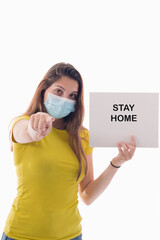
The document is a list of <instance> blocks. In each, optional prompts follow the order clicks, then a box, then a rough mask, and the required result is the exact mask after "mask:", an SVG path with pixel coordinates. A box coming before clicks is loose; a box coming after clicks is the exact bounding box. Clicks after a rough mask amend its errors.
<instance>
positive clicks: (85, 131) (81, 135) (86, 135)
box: [80, 127, 89, 140]
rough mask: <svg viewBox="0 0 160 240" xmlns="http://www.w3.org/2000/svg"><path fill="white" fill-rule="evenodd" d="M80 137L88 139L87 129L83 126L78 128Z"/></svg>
mask: <svg viewBox="0 0 160 240" xmlns="http://www.w3.org/2000/svg"><path fill="white" fill-rule="evenodd" d="M80 137H81V138H82V139H84V140H89V130H88V129H87V128H85V127H82V129H81V130H80Z"/></svg>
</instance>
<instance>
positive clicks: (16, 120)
mask: <svg viewBox="0 0 160 240" xmlns="http://www.w3.org/2000/svg"><path fill="white" fill-rule="evenodd" d="M22 119H28V120H29V119H30V116H28V115H22V116H19V117H16V119H15V120H13V122H12V124H11V128H10V134H11V140H12V142H13V143H16V141H15V139H14V137H13V127H14V125H15V124H16V123H17V122H18V121H19V120H22Z"/></svg>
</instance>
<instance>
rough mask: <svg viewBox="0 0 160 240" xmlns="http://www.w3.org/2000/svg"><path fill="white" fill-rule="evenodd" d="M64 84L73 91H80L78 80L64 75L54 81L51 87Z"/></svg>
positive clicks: (63, 85)
mask: <svg viewBox="0 0 160 240" xmlns="http://www.w3.org/2000/svg"><path fill="white" fill-rule="evenodd" d="M57 85H58V86H62V87H63V88H65V89H70V90H72V91H78V86H79V84H78V82H77V81H76V80H74V79H72V78H69V77H66V76H63V77H61V78H60V79H58V80H57V81H56V82H54V83H53V84H52V85H51V86H50V87H56V86H57Z"/></svg>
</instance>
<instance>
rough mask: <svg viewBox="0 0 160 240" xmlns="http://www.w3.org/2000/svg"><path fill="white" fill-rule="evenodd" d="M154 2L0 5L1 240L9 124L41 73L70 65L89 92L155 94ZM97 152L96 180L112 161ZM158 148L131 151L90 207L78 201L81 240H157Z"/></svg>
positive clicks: (157, 23)
mask: <svg viewBox="0 0 160 240" xmlns="http://www.w3.org/2000/svg"><path fill="white" fill-rule="evenodd" d="M159 13H160V3H159V1H155V0H145V1H144V0H143V1H142V0H134V1H128V0H126V1H125V0H121V1H118V0H115V1H114V0H112V1H106V0H104V1H102V0H99V1H93V0H92V1H87V0H81V1H76V0H67V1H66V0H64V1H63V0H59V1H58V0H57V1H54V0H43V1H41V0H14V1H12V0H3V1H2V0H1V1H0V33H1V37H0V61H1V64H0V83H1V85H0V86H1V94H0V103H1V118H0V126H1V138H0V141H1V143H0V148H1V158H0V191H1V193H0V235H2V232H3V228H4V225H5V220H6V218H7V216H8V213H9V210H10V208H11V205H12V202H13V199H14V197H15V196H16V186H17V182H16V181H17V180H16V172H15V167H14V165H13V155H12V153H11V152H10V150H9V147H10V145H9V141H8V125H9V122H10V121H11V120H12V118H13V117H15V116H17V115H18V114H21V113H23V112H24V111H25V110H26V108H27V107H28V105H29V103H30V101H31V98H32V96H33V94H34V92H35V89H36V87H37V85H38V83H39V82H40V80H41V79H42V78H43V76H44V74H45V73H46V71H47V70H48V69H49V68H50V67H51V66H52V65H54V64H55V63H57V62H60V61H64V62H69V63H71V64H73V65H74V66H75V67H76V68H77V70H79V72H80V73H81V74H82V77H83V80H84V87H85V109H86V114H85V121H84V125H85V126H86V127H89V92H90V91H103V92H104V91H111V92H124V91H125V92H160V87H159V84H158V82H159V79H160V70H159V69H160V68H159V66H160V14H159ZM117 152H118V151H117V149H116V148H95V149H94V153H93V162H94V177H95V178H97V177H98V176H99V175H100V174H101V173H102V172H103V171H104V170H105V169H106V168H107V166H108V164H109V162H110V160H111V159H112V158H113V157H114V156H115V155H116V154H117ZM159 171H160V149H158V148H157V149H137V150H136V154H135V156H134V158H133V159H132V160H131V161H129V162H128V163H126V164H125V165H123V166H122V167H121V168H120V169H119V170H118V172H117V174H116V175H115V177H114V179H113V180H112V182H111V184H110V185H109V187H108V188H107V189H106V190H105V192H103V194H102V195H100V197H99V198H98V199H97V200H96V201H95V202H93V203H92V204H91V205H89V206H87V205H85V204H84V203H83V202H82V201H81V199H79V210H80V213H81V215H82V218H83V220H82V228H83V233H82V234H83V240H97V239H109V240H117V239H118V240H122V239H123V240H128V239H129V240H135V239H136V240H141V239H146V240H148V239H154V240H159V239H160V232H159V228H160V205H159V203H160V186H159V184H160V174H159Z"/></svg>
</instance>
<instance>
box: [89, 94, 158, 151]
mask: <svg viewBox="0 0 160 240" xmlns="http://www.w3.org/2000/svg"><path fill="white" fill-rule="evenodd" d="M158 118H159V94H158V93H108V92H91V93H90V119H89V121H90V122H89V132H90V140H89V145H90V146H91V147H117V143H118V142H120V141H125V142H131V140H130V136H131V135H133V136H134V137H135V140H136V146H137V147H148V148H149V147H153V148H155V147H158V123H159V120H158Z"/></svg>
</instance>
